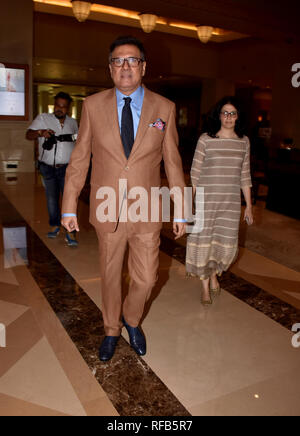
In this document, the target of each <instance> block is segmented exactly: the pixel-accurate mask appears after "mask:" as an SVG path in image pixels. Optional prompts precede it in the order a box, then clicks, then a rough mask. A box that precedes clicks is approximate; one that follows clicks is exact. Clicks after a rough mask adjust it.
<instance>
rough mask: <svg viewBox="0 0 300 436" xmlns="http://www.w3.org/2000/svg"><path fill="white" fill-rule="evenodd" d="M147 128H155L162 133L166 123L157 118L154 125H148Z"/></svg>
mask: <svg viewBox="0 0 300 436" xmlns="http://www.w3.org/2000/svg"><path fill="white" fill-rule="evenodd" d="M149 127H156V128H157V129H159V130H161V131H162V132H163V131H164V130H165V128H166V123H165V122H164V121H163V120H162V119H161V118H158V119H157V120H156V121H154V123H152V124H149Z"/></svg>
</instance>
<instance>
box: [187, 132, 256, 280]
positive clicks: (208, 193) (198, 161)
mask: <svg viewBox="0 0 300 436" xmlns="http://www.w3.org/2000/svg"><path fill="white" fill-rule="evenodd" d="M191 181H192V185H193V186H194V187H201V186H202V187H204V228H203V231H202V232H201V233H191V234H189V236H188V240H187V252H186V270H187V273H188V274H189V275H193V276H198V277H199V278H200V279H206V278H208V277H209V276H210V275H211V274H212V273H213V272H217V274H219V275H220V274H221V273H222V272H223V271H226V270H227V269H228V268H229V267H230V265H231V264H232V263H233V262H234V260H235V258H236V256H237V252H238V232H239V223H240V216H241V188H242V187H246V186H251V175H250V143H249V139H248V138H247V137H246V136H244V137H243V138H237V139H221V138H211V137H210V136H208V135H207V134H206V133H205V134H203V135H201V137H200V138H199V141H198V144H197V147H196V151H195V155H194V160H193V164H192V169H191ZM196 207H197V206H196Z"/></svg>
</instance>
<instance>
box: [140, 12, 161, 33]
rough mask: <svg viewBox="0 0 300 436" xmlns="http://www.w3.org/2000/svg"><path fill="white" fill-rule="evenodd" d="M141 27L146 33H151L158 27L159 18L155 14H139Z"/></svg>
mask: <svg viewBox="0 0 300 436" xmlns="http://www.w3.org/2000/svg"><path fill="white" fill-rule="evenodd" d="M139 17H140V22H141V27H142V29H143V31H144V32H145V33H151V32H152V30H154V28H155V26H156V21H157V16H156V15H153V14H143V13H141V14H139Z"/></svg>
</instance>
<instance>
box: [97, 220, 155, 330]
mask: <svg viewBox="0 0 300 436" xmlns="http://www.w3.org/2000/svg"><path fill="white" fill-rule="evenodd" d="M133 229H134V226H133V224H132V223H130V222H129V223H128V222H127V223H119V224H118V227H117V230H116V231H115V232H114V233H103V232H99V231H97V236H98V241H99V251H100V274H101V281H102V314H103V320H104V328H105V334H106V336H119V335H120V333H121V328H122V325H123V324H122V322H121V317H122V315H123V316H124V318H125V320H126V322H127V323H128V324H129V325H130V326H132V327H137V326H138V325H139V323H140V320H141V318H142V316H143V312H144V307H145V303H146V302H147V300H148V299H149V298H150V296H151V291H152V289H153V287H154V285H155V283H156V281H157V278H158V266H159V245H160V231H156V232H154V233H134V231H133ZM96 230H97V229H96ZM127 247H128V248H129V253H128V272H129V276H130V283H129V291H128V294H127V296H126V298H125V300H124V303H123V302H122V271H123V264H124V257H125V253H126V249H127ZM122 306H123V307H122Z"/></svg>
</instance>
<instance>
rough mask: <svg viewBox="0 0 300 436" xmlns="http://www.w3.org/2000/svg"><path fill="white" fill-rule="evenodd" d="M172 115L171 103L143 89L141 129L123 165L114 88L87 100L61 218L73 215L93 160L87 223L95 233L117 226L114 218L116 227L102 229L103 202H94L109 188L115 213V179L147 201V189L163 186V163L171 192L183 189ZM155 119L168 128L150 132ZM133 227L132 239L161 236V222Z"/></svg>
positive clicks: (111, 225)
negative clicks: (138, 235)
mask: <svg viewBox="0 0 300 436" xmlns="http://www.w3.org/2000/svg"><path fill="white" fill-rule="evenodd" d="M175 115H176V111H175V104H174V103H172V102H171V101H169V100H167V99H166V98H164V97H162V96H160V95H158V94H156V93H154V92H151V91H150V90H148V89H147V88H145V95H144V102H143V108H142V113H141V118H140V123H139V127H138V131H137V134H136V139H135V142H134V145H133V148H132V151H131V154H130V156H129V159H128V160H127V159H126V156H125V153H124V149H123V144H122V141H121V136H120V127H119V123H118V112H117V98H116V92H115V88H112V89H109V90H106V91H103V92H100V93H98V94H95V95H92V96H90V97H88V98H86V100H85V102H84V105H83V110H82V118H81V123H80V129H79V135H78V139H77V143H76V146H75V149H74V151H73V153H72V156H71V160H70V163H69V166H68V168H67V172H66V179H65V189H64V196H63V206H62V213H76V211H77V202H78V197H79V195H80V192H81V190H82V188H83V185H84V183H85V179H86V175H87V171H88V168H89V164H90V157H91V155H92V174H91V195H90V222H91V223H92V224H93V225H94V226H95V227H96V229H97V231H100V232H114V231H115V230H116V227H117V223H118V217H117V218H116V220H114V222H105V223H100V222H99V221H98V220H97V217H96V210H97V207H98V205H99V204H100V203H101V201H104V200H98V199H96V193H97V191H98V189H99V188H100V187H104V186H108V187H111V188H113V189H114V190H115V192H116V200H117V210H119V209H118V208H119V195H118V194H119V179H126V180H127V184H128V191H129V190H130V189H131V188H132V187H135V186H139V187H143V188H145V189H146V191H147V192H148V194H149V198H150V193H151V187H160V186H161V178H160V167H161V161H162V159H163V160H164V165H165V170H166V174H167V177H168V182H169V187H170V188H172V187H173V186H179V187H181V188H182V189H183V188H184V186H185V182H184V175H183V170H182V162H181V158H180V155H179V152H178V134H177V129H176V123H175ZM158 118H160V119H161V120H163V121H165V122H166V127H165V130H164V131H161V130H159V129H158V128H156V127H149V124H152V123H154V122H155V121H156V120H157V119H158ZM121 200H122V199H121ZM149 201H150V200H149ZM150 216H151V214H150V209H149V217H150ZM133 226H134V229H135V231H136V233H150V232H155V231H156V230H159V229H160V228H161V226H162V225H161V223H160V222H157V223H152V222H137V223H134V224H133Z"/></svg>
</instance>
